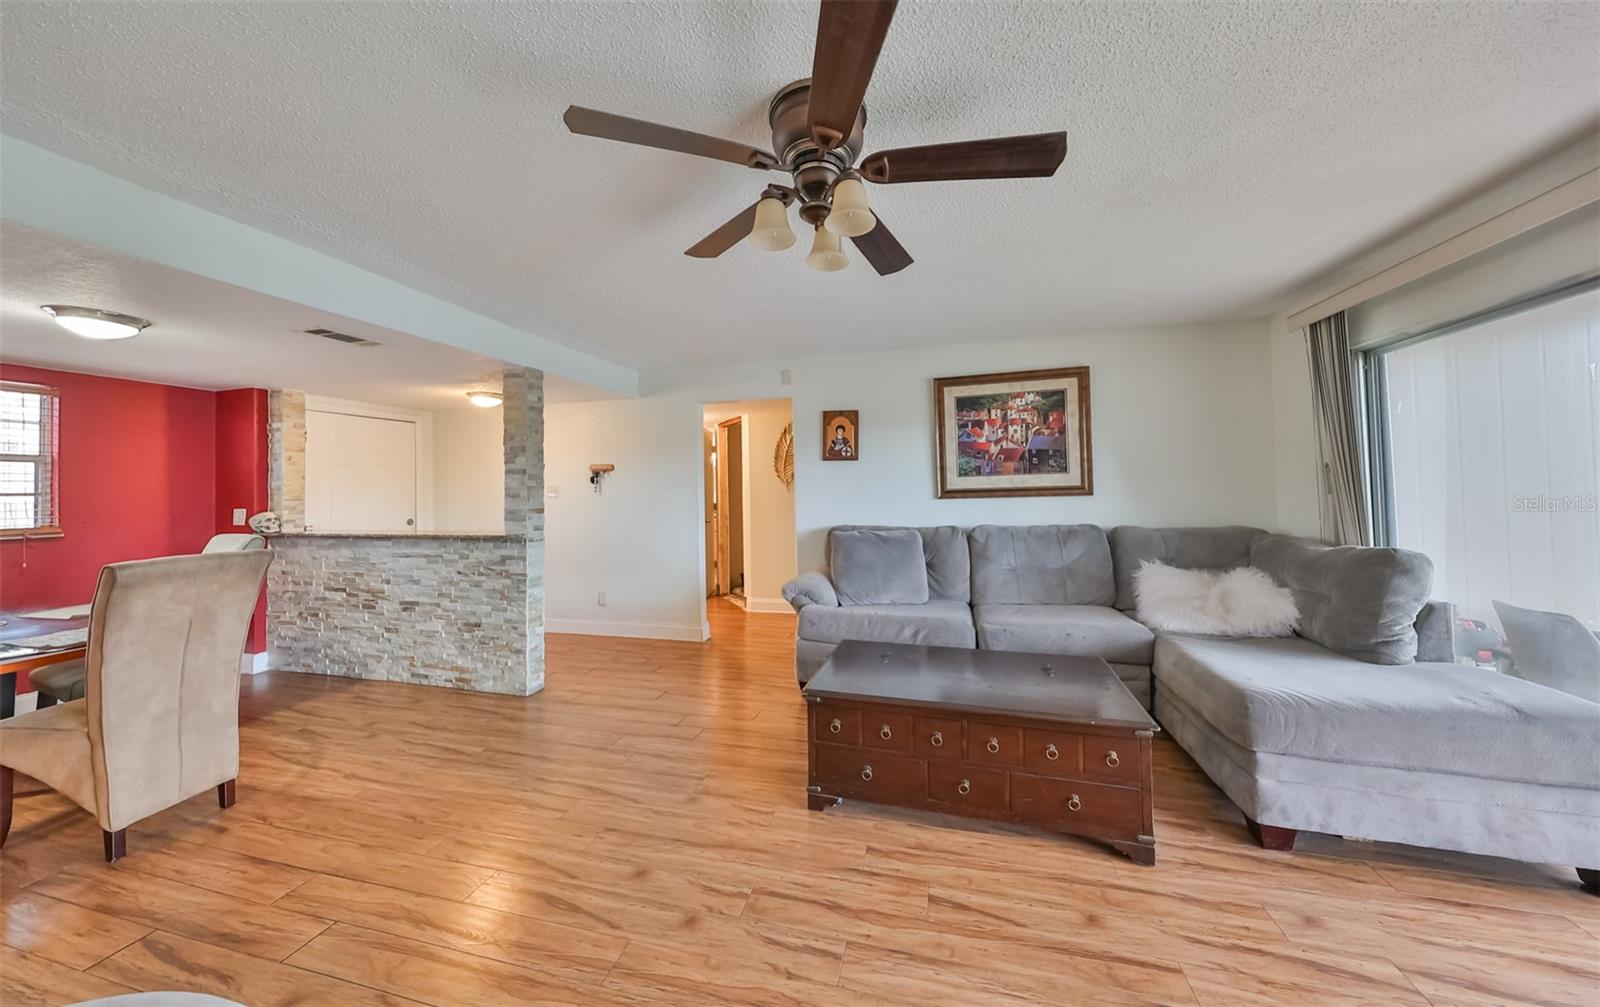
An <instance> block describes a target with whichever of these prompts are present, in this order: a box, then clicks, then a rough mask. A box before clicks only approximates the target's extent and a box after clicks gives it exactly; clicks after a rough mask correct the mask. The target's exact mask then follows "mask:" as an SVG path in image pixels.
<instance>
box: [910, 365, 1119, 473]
mask: <svg viewBox="0 0 1600 1007" xmlns="http://www.w3.org/2000/svg"><path fill="white" fill-rule="evenodd" d="M933 394H934V400H935V401H934V412H935V415H936V416H937V417H938V425H939V429H938V445H939V497H940V498H941V499H943V498H946V497H1017V496H1088V495H1090V494H1092V493H1094V461H1093V454H1092V452H1091V450H1090V447H1091V441H1090V431H1089V368H1087V367H1063V368H1058V369H1056V370H1049V371H1013V372H1010V373H1006V374H974V375H971V376H969V377H964V378H939V379H938V380H936V381H934V383H933Z"/></svg>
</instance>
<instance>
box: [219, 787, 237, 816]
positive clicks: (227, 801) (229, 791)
mask: <svg viewBox="0 0 1600 1007" xmlns="http://www.w3.org/2000/svg"><path fill="white" fill-rule="evenodd" d="M233 784H234V781H233V780H229V781H228V782H227V783H219V784H217V807H219V808H222V809H223V810H227V809H228V808H231V807H233V802H234V796H233Z"/></svg>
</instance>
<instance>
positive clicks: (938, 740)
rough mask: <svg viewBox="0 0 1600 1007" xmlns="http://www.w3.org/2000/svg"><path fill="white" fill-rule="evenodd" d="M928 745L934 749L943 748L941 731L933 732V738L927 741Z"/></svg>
mask: <svg viewBox="0 0 1600 1007" xmlns="http://www.w3.org/2000/svg"><path fill="white" fill-rule="evenodd" d="M928 744H930V745H932V746H933V747H934V748H943V747H944V733H943V732H941V731H934V732H933V737H931V738H929V739H928Z"/></svg>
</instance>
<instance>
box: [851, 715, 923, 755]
mask: <svg viewBox="0 0 1600 1007" xmlns="http://www.w3.org/2000/svg"><path fill="white" fill-rule="evenodd" d="M861 744H862V745H863V746H864V747H866V748H881V749H883V750H884V751H886V752H909V751H911V715H910V714H908V713H888V712H883V711H876V710H864V711H862V713H861Z"/></svg>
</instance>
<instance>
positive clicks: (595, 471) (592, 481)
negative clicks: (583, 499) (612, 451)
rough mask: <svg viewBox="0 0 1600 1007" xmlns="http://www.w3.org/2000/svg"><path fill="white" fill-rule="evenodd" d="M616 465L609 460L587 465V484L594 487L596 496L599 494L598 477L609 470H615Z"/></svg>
mask: <svg viewBox="0 0 1600 1007" xmlns="http://www.w3.org/2000/svg"><path fill="white" fill-rule="evenodd" d="M616 469H617V467H616V466H615V465H612V464H611V463H610V462H601V463H599V464H597V465H591V466H589V485H590V486H593V487H594V492H595V495H596V496H599V495H600V479H601V477H602V476H604V475H606V474H607V473H609V472H615V471H616Z"/></svg>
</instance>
